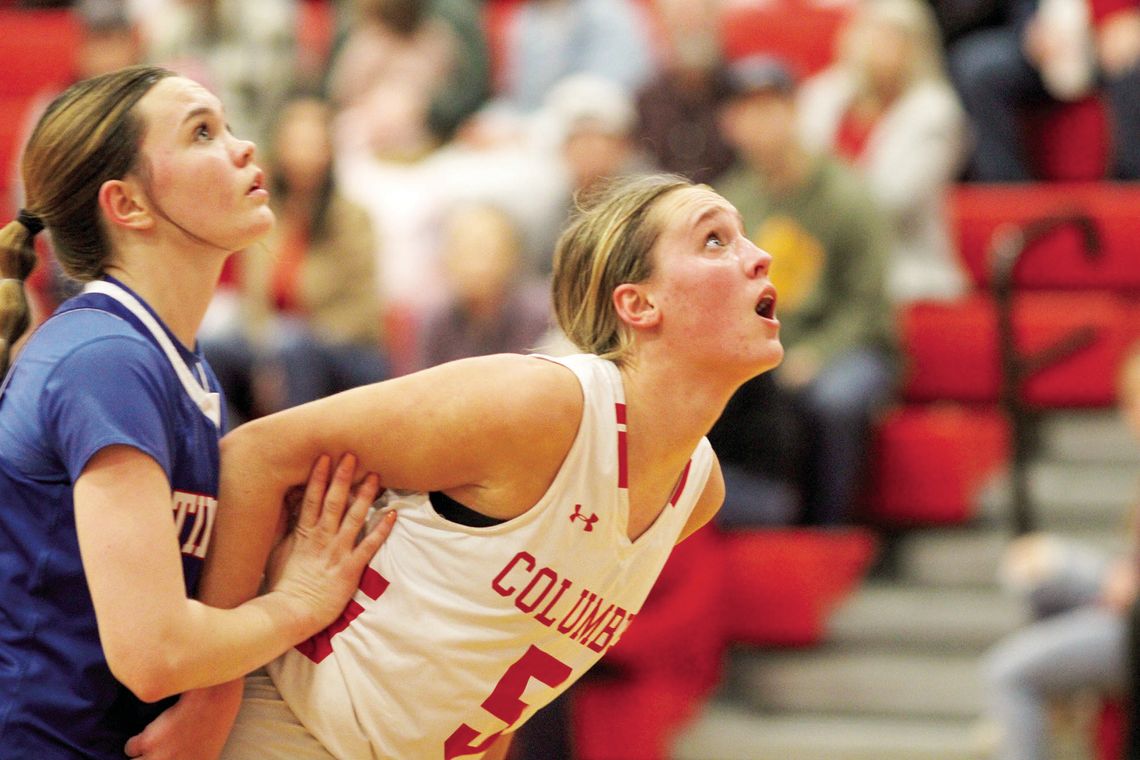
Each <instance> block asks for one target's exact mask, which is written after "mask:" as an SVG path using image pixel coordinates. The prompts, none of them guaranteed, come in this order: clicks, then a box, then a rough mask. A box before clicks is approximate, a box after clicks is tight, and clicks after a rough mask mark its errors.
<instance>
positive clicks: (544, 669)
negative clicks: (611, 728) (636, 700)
mask: <svg viewBox="0 0 1140 760" xmlns="http://www.w3.org/2000/svg"><path fill="white" fill-rule="evenodd" d="M770 263H771V257H770V256H769V255H768V254H767V253H765V252H764V251H762V250H760V249H758V248H757V247H756V246H755V245H753V244H752V243H751V242H750V241H749V240H748V238H747V236H746V235H745V234H744V230H743V229H742V228H741V220H740V215H739V214H738V213H737V212H736V210H735V209H734V208H733V207H732V206H731V205H730V204H729V203H728V202H726V201H725V200H724V199H723V198H721V197H720V196H719V195H717V194H715V193H714V192H713V191H711V190H710V189H708V188H707V187H704V186H695V185H692V184H690V183H689V182H687V181H686V180H683V179H680V178H676V177H663V176H655V177H644V178H640V179H635V180H626V181H624V182H622V183H620V184H617V185H614V186H612V187H611V188H609V189H608V190H607V191H605V192H604V193H602V194H601V195H600V196H599V197H596V198H593V199H590V200H588V201H587V202H586V203H585V205H584V206H583V208H582V209H581V210H580V213H579V214H578V215H577V217H576V219H575V220H574V221H573V222H572V223H571V225H570V226H569V228H568V229H567V230H566V231H565V232H564V233H563V235H562V238H561V240H560V242H559V245H558V249H557V252H556V257H555V274H554V298H555V308H556V311H557V315H558V319H559V323H560V325H561V326H562V328H563V330H564V331H565V333H566V334H567V336H568V337H570V338H571V339H572V340H573V341H574V342H575V343H576V344H577V345H578V346H579V347H580V348H581V350H582V351H583V352H584V353H582V354H580V355H576V356H572V357H568V358H563V359H550V358H543V357H536V356H517V355H500V356H491V357H481V358H474V359H468V360H461V361H457V362H453V363H451V364H446V365H443V366H440V367H436V368H433V369H429V370H426V371H424V372H420V373H417V374H414V375H409V376H405V377H401V378H397V379H394V380H390V381H387V382H384V383H380V384H377V385H373V386H368V387H364V388H360V389H356V390H352V391H348V392H346V393H343V394H339V395H336V396H333V397H330V398H328V399H324V400H321V401H317V402H314V403H311V404H307V405H304V406H301V407H297V408H294V409H291V410H288V411H285V412H282V413H280V414H277V415H273V416H270V417H267V418H263V419H261V420H258V421H255V422H252V423H250V424H248V425H245V426H243V427H241V428H239V429H238V430H237V431H235V432H234V433H233V434H232V435H231V436H230V437H228V438H227V439H226V440H225V442H224V443H223V467H222V471H223V484H222V498H223V499H232V500H235V501H240V502H241V503H243V504H245V505H248V506H249V507H250V508H251V509H252V510H253V511H252V512H251V511H250V510H247V511H246V512H245V513H244V514H245V515H246V519H245V520H244V521H241V522H238V521H227V523H226V524H223V521H226V520H227V516H226V515H224V514H219V516H218V521H219V526H218V527H219V530H218V531H217V539H216V540H217V545H216V547H215V551H214V553H212V554H211V558H212V559H213V560H214V561H213V562H211V564H210V565H209V567H208V570H207V575H206V578H205V580H204V589H205V590H204V593H205V594H206V595H207V597H208V598H209V599H210V601H211V602H213V603H217V604H235V603H237V602H238V601H240V600H241V599H243V598H245V597H246V596H249V595H251V594H253V593H254V591H255V588H256V585H257V582H258V578H259V576H260V574H261V568H262V564H263V562H264V560H265V557H266V554H267V553H268V551H269V548H270V546H271V544H272V542H273V540H274V536H273V530H272V526H274V525H275V524H276V523H277V518H278V512H279V510H280V505H281V503H282V497H283V495H284V494H285V492H286V490H287V489H288V488H289V487H290V485H291V484H294V483H298V482H301V481H303V480H304V477H305V474H306V471H307V468H308V467H309V465H310V463H311V462H312V461H313V459H314V458H315V457H316V456H317V455H318V454H320V453H322V452H326V453H330V454H334V455H335V454H338V453H340V452H344V451H352V452H355V453H356V454H357V455H358V456H359V458H360V462H361V464H362V466H363V467H366V468H367V469H369V470H375V471H377V472H379V473H380V474H381V477H382V478H383V479H384V483H385V485H386V486H387V487H388V488H389V489H390V490H389V491H387V492H386V494H385V496H384V498H382V499H381V500H380V501H379V502H378V505H379V507H380V510H379V511H380V512H383V511H384V510H392V509H394V510H398V512H399V515H400V518H399V520H397V521H396V524H395V528H394V530H393V531H392V534H391V536H390V537H389V539H388V541H387V543H386V544H385V545H384V546H383V547H382V548H381V550H380V552H379V553H378V554H377V555H376V557H375V558H374V559H373V560H372V562H371V565H370V567H369V568H368V569H367V570H366V571H365V574H364V577H363V579H362V581H361V584H360V590H359V591H358V593H357V595H356V597H355V599H354V600H353V601H352V602H351V603H350V604H349V607H348V608H347V609H346V610H345V612H344V615H343V616H342V617H341V619H340V620H339V621H338V622H337V623H334V624H333V625H332V626H331V627H330V628H329V629H327V630H326V631H325V632H324V633H322V634H319V635H317V636H315V637H313V638H312V639H311V640H309V641H308V642H306V643H305V644H302V645H300V646H298V647H297V648H295V649H294V650H292V651H290V652H289V653H287V654H285V655H284V656H282V657H281V658H279V659H278V660H276V661H274V662H273V663H271V664H270V665H269V666H268V668H267V670H268V674H267V676H266V675H260V676H253V677H251V678H250V679H249V684H248V686H247V692H246V694H247V696H246V700H245V702H244V704H243V707H242V711H241V713H240V714H239V717H238V720H237V723H236V725H235V728H234V731H233V733H232V734H231V735H230V740H229V743H228V744H227V748H226V750H225V751H223V757H224V758H227V759H228V760H243V759H244V758H290V759H291V760H296V759H297V758H326V759H327V758H330V757H334V758H342V759H344V760H359V759H361V758H399V759H400V760H451V759H452V758H477V757H487V758H498V757H503V756H504V755H505V752H506V748H507V745H508V743H509V739H510V736H511V734H512V732H513V731H514V730H515V729H517V728H518V727H519V726H520V725H522V723H523V722H525V721H526V719H527V718H529V717H530V716H531V715H532V714H533V713H534V712H535V711H536V710H537V709H538V708H540V707H542V706H543V705H544V704H546V703H547V702H549V701H550V700H551V699H553V698H554V697H555V696H556V695H558V694H559V693H560V692H561V691H563V690H564V689H566V688H567V687H568V686H569V685H570V684H571V683H573V682H574V681H575V679H577V678H578V677H580V676H581V675H582V674H583V673H584V672H585V671H586V670H588V669H589V668H590V667H591V666H592V665H593V664H594V663H595V662H597V660H598V659H599V658H601V657H602V655H603V654H605V652H606V651H607V650H608V649H609V648H610V647H612V646H613V645H614V644H615V643H616V642H617V641H618V640H619V639H620V637H621V635H622V633H623V632H624V631H625V630H626V628H627V627H628V626H629V625H630V624H633V625H636V617H637V613H638V610H639V609H640V608H641V605H642V603H643V601H644V600H645V598H646V595H647V594H648V593H649V590H650V588H651V586H652V585H653V583H654V581H655V580H656V578H657V576H658V573H659V572H660V570H661V567H662V565H663V564H664V563H665V560H666V559H667V558H668V556H669V553H670V551H671V550H672V547H673V546H674V545H675V544H676V543H677V542H678V541H680V540H681V539H683V538H684V537H685V536H687V535H688V534H689V533H691V532H692V531H694V530H696V529H697V528H698V527H700V526H701V525H703V524H704V523H705V522H706V521H707V520H708V519H709V518H710V517H711V516H712V514H713V513H714V512H715V511H716V509H717V508H718V507H719V505H720V503H721V500H722V497H723V494H724V483H723V480H722V478H721V475H720V469H719V466H718V465H717V462H716V458H715V455H714V454H713V452H712V450H711V448H710V447H709V444H708V442H707V440H705V438H704V434H705V432H706V431H708V430H709V428H710V427H711V426H712V424H713V422H714V421H715V420H716V419H717V417H718V416H719V415H720V413H721V411H722V410H723V409H724V406H725V404H726V403H727V401H728V399H729V397H730V396H731V395H732V393H733V391H735V390H736V388H738V387H739V386H740V385H741V384H742V383H743V382H745V381H746V380H748V379H749V378H751V377H753V376H755V375H757V374H759V373H761V372H763V371H765V370H768V369H771V368H772V367H774V366H775V365H776V364H778V363H779V361H780V359H781V357H782V356H783V349H782V347H781V345H780V342H779V323H778V322H777V321H776V319H775V300H776V294H775V291H774V289H773V287H772V285H771V283H770V282H769V279H768V267H769V264H770ZM258 512H260V514H261V517H260V518H259V519H249V515H250V514H257V513H258ZM617 719H620V717H618V718H617Z"/></svg>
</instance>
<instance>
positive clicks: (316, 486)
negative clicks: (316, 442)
mask: <svg viewBox="0 0 1140 760" xmlns="http://www.w3.org/2000/svg"><path fill="white" fill-rule="evenodd" d="M329 463H330V459H329V456H328V454H321V455H320V456H319V457H317V461H316V462H314V463H313V469H312V471H311V472H310V473H309V482H308V483H306V484H305V495H304V497H303V498H302V499H301V516H300V518H298V520H297V526H298V527H300V528H303V529H307V528H312V527H313V526H314V525H316V524H317V517H318V516H319V515H320V513H321V500H322V499H323V498H324V495H325V489H326V488H327V487H328V484H329Z"/></svg>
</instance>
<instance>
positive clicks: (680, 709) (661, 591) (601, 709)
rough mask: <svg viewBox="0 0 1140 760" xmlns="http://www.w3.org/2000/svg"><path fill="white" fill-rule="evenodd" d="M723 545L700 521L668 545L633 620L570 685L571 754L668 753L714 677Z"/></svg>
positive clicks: (604, 758)
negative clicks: (594, 667) (592, 668)
mask: <svg viewBox="0 0 1140 760" xmlns="http://www.w3.org/2000/svg"><path fill="white" fill-rule="evenodd" d="M721 545H722V537H721V536H720V535H719V534H717V533H716V532H715V531H714V530H713V529H712V528H711V527H705V528H703V529H701V530H699V531H697V532H696V533H694V534H693V535H692V536H690V537H689V538H687V539H686V540H685V541H683V542H682V543H681V544H680V545H679V546H678V547H677V548H676V549H674V550H673V554H672V555H671V556H670V557H669V560H668V561H667V562H666V563H665V568H664V570H662V573H661V577H660V578H659V579H658V581H657V583H656V584H655V585H654V587H653V590H652V591H650V593H649V598H648V599H647V600H646V602H645V604H644V605H643V606H642V608H641V611H640V612H639V613H638V615H637V620H636V621H634V623H633V625H631V626H630V627H629V628H628V629H626V632H625V633H624V634H623V635H622V638H621V641H620V642H619V643H618V644H617V645H616V646H614V648H613V649H611V650H610V651H609V652H607V653H606V656H605V659H604V660H603V663H604V666H605V667H603V668H601V669H600V672H596V673H593V674H591V675H589V676H587V677H586V678H585V679H583V680H582V681H581V682H579V684H578V686H576V687H575V689H574V691H573V692H571V694H572V700H571V716H572V717H571V721H572V723H573V726H574V731H573V736H574V749H575V753H574V754H575V757H580V758H589V759H590V760H665V759H666V758H667V757H668V749H669V746H670V745H671V743H672V739H673V738H674V737H675V736H676V734H677V731H679V730H680V727H681V726H682V725H683V724H684V723H685V722H686V721H687V720H688V719H690V718H692V717H693V715H694V713H695V712H696V710H697V708H698V707H699V705H700V704H701V701H702V700H703V698H704V697H705V695H706V694H708V693H709V692H710V691H711V690H712V689H713V688H714V687H715V686H716V684H717V682H718V681H719V678H720V672H721V655H722V653H723V650H724V643H725V640H724V629H723V627H722V622H723V621H724V619H725V618H726V612H725V609H724V607H723V606H722V603H723V600H724V583H725V579H726V568H725V563H724V560H723V557H722V554H721ZM607 674H608V675H607ZM616 715H620V716H621V720H614V716H616Z"/></svg>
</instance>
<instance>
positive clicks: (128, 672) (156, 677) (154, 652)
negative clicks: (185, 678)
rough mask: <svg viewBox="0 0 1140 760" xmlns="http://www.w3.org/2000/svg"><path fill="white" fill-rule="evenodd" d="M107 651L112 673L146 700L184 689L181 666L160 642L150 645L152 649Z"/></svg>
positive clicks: (137, 695) (135, 693) (170, 694)
mask: <svg viewBox="0 0 1140 760" xmlns="http://www.w3.org/2000/svg"><path fill="white" fill-rule="evenodd" d="M133 649H134V651H131V652H121V653H118V654H116V653H114V652H111V651H108V652H107V666H108V667H109V668H110V669H111V675H113V676H114V677H115V679H116V680H118V681H119V683H121V684H122V685H123V686H125V687H127V689H129V690H130V692H131V693H132V694H134V695H135V696H136V697H138V698H139V699H140V700H142V701H143V702H157V701H159V700H160V699H165V698H166V697H170V696H173V695H175V694H178V693H180V692H182V691H185V689H183V688H182V687H181V686H180V685H179V683H178V681H179V679H178V668H177V666H176V664H175V663H174V662H173V661H172V660H171V658H170V657H169V655H168V654H167V647H164V646H162V645H160V644H155V645H153V646H150V647H147V649H148V650H149V651H140V650H141V649H142V647H137V646H136V647H134V648H133Z"/></svg>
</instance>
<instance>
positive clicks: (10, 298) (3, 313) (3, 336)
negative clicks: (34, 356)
mask: <svg viewBox="0 0 1140 760" xmlns="http://www.w3.org/2000/svg"><path fill="white" fill-rule="evenodd" d="M33 232H34V230H33V229H29V227H28V226H27V225H26V224H25V223H24V222H22V221H12V222H9V223H8V224H7V225H6V226H5V227H4V228H3V229H0V377H3V376H4V374H5V373H6V372H7V371H8V361H9V356H10V354H11V350H12V346H13V345H14V344H15V343H16V341H17V340H19V338H20V336H21V335H23V334H24V331H26V330H27V329H28V324H29V323H30V322H31V316H30V310H29V308H28V297H27V295H26V294H25V293H24V280H26V279H27V278H28V275H29V274H31V271H32V269H33V268H34V267H35V265H36V250H35V246H34V244H33V243H34V240H35V236H34V235H33V234H32V233H33Z"/></svg>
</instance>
